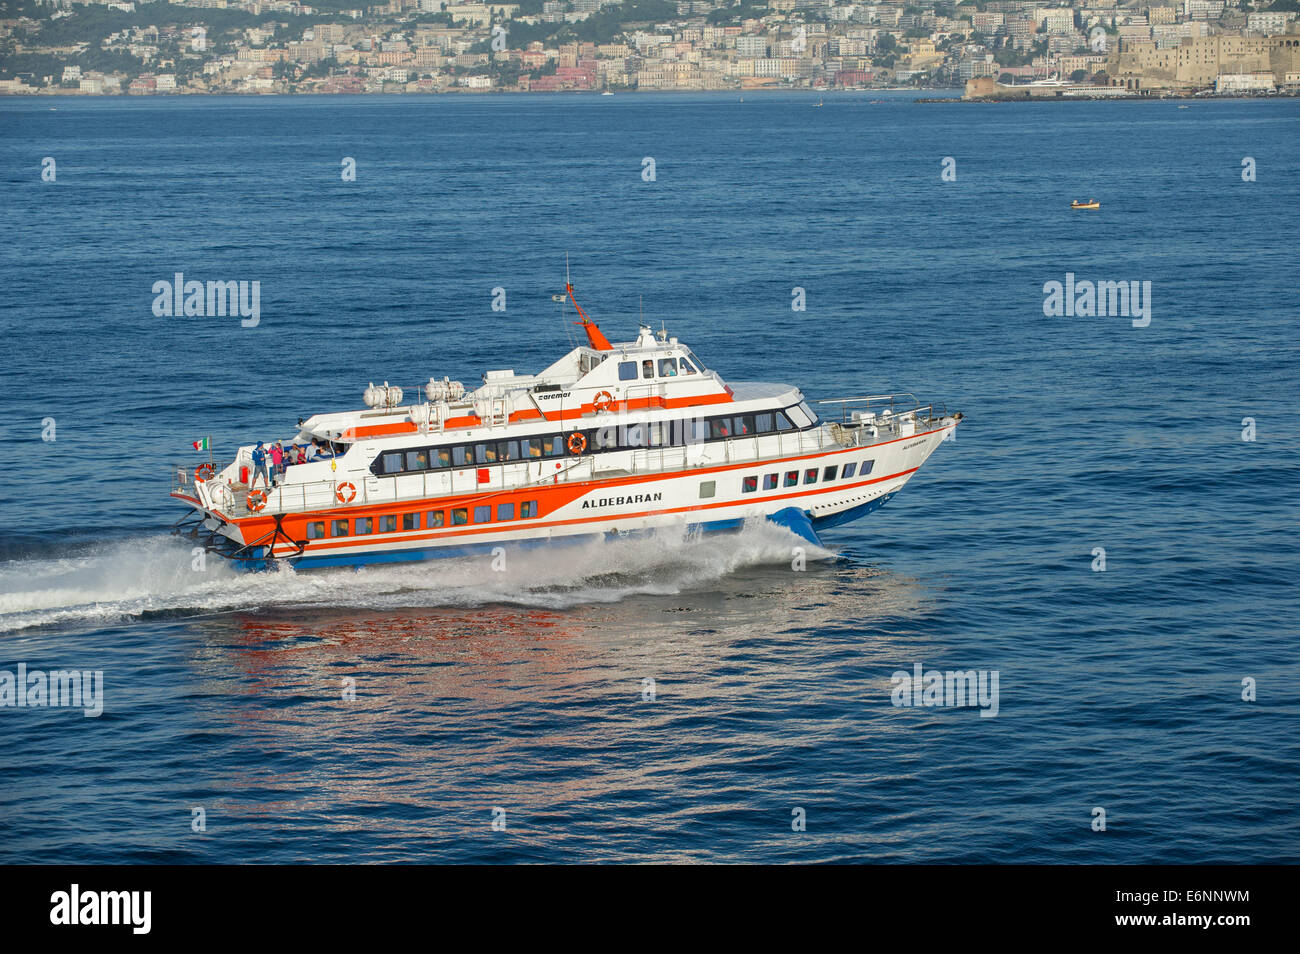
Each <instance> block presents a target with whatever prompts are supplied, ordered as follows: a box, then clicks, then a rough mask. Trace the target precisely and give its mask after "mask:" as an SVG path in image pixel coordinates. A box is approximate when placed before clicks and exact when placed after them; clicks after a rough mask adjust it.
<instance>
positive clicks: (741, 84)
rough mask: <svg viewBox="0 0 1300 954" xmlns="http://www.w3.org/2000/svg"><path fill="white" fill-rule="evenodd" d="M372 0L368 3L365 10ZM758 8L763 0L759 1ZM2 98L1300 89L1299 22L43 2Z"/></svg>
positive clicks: (1108, 12) (7, 42)
mask: <svg viewBox="0 0 1300 954" xmlns="http://www.w3.org/2000/svg"><path fill="white" fill-rule="evenodd" d="M358 2H359V0H358ZM758 2H761V0H756V3H758ZM29 12H30V13H31V15H29V16H24V17H19V18H17V19H8V20H0V93H11V94H12V93H29V94H40V93H77V94H84V95H92V96H93V95H161V94H174V95H180V94H192V93H250V94H258V93H381V92H382V93H392V92H409V93H431V92H463V93H474V92H490V91H497V90H508V91H527V92H552V91H563V90H607V89H608V90H724V89H757V88H764V87H770V88H792V87H795V88H797V87H805V88H815V89H827V88H834V87H876V86H900V85H904V86H923V87H925V86H934V87H951V86H960V85H963V84H966V83H968V82H969V81H980V82H983V83H986V84H989V83H996V82H999V81H1000V83H1002V84H1010V83H1030V82H1034V81H1043V80H1052V79H1055V80H1061V81H1070V82H1072V83H1074V84H1078V85H1080V86H1088V87H1094V88H1096V89H1099V90H1100V89H1109V90H1112V91H1122V92H1125V93H1132V94H1139V95H1140V94H1153V93H1163V92H1199V91H1215V92H1219V93H1232V94H1240V93H1271V92H1275V91H1300V26H1298V25H1297V21H1296V14H1295V13H1294V12H1289V11H1285V10H1270V9H1268V8H1267V6H1266V5H1265V4H1264V3H1261V4H1259V6H1258V7H1256V6H1254V5H1253V4H1252V2H1251V0H1244V2H1242V3H1241V4H1239V5H1234V6H1229V5H1227V4H1226V3H1224V2H1223V0H1181V2H1161V3H1151V2H1143V0H1138V2H1124V3H1119V2H1115V0H1090V2H1080V3H1074V4H1071V5H1068V6H1067V5H1054V6H1053V5H1042V4H1038V3H1033V2H1021V0H987V2H978V3H977V2H971V0H967V2H962V3H954V2H944V3H934V2H927V3H899V2H873V3H849V2H844V0H766V2H765V3H764V4H763V5H750V4H748V3H743V4H741V3H718V2H710V0H521V2H518V3H513V2H512V3H469V2H450V0H389V2H386V3H383V4H379V5H375V6H369V7H365V8H357V9H344V10H329V11H326V10H320V9H316V8H314V7H312V6H311V5H309V4H304V3H298V2H291V0H171V2H161V0H151V2H150V0H41V2H34V3H32V4H31V6H30V7H29Z"/></svg>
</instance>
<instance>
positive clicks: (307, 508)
mask: <svg viewBox="0 0 1300 954" xmlns="http://www.w3.org/2000/svg"><path fill="white" fill-rule="evenodd" d="M556 297H557V298H560V297H561V296H556ZM564 297H565V298H567V300H568V301H569V302H572V304H573V307H574V309H575V310H576V312H577V315H578V317H579V318H580V320H579V321H578V322H576V324H578V325H580V326H581V327H582V329H583V331H584V332H585V334H586V339H587V343H586V344H585V345H582V346H579V347H575V348H574V349H573V350H571V351H570V352H569V353H568V354H566V355H565V356H564V357H562V358H560V359H559V360H558V361H556V362H555V363H554V364H552V365H551V366H550V367H548V368H546V369H545V370H543V371H541V372H539V373H537V374H519V373H516V372H515V371H513V370H501V371H488V372H487V373H486V374H484V375H483V383H482V385H481V386H479V387H478V388H476V389H474V390H472V391H469V390H467V389H466V388H465V387H464V385H462V384H460V383H459V382H456V381H451V380H449V379H447V378H443V379H441V380H433V379H430V381H429V383H428V384H427V385H425V386H424V387H423V388H422V389H421V391H422V393H421V394H419V395H418V397H419V399H418V400H413V401H408V402H406V403H404V402H403V392H402V389H401V388H397V387H389V386H388V385H387V384H386V383H385V384H384V385H382V386H375V385H373V384H372V385H371V386H370V387H368V388H366V389H365V400H364V403H365V404H366V409H364V410H359V411H345V412H339V413H328V414H317V415H315V416H313V417H311V418H308V419H306V420H303V421H301V422H300V424H299V427H298V430H297V432H296V434H294V436H293V438H292V439H291V440H290V441H286V442H285V443H286V444H299V445H310V444H314V446H315V447H319V448H322V449H323V450H324V453H322V454H320V455H318V456H317V457H316V458H315V459H313V460H309V461H306V462H304V463H290V464H288V465H287V466H286V467H284V468H283V472H282V473H279V474H274V473H273V475H272V476H273V478H274V483H273V485H272V486H270V487H267V486H265V485H264V484H265V482H264V481H257V483H258V486H256V487H254V486H252V483H253V482H254V481H255V480H256V478H257V469H256V468H255V467H254V463H253V461H254V450H255V448H256V446H257V445H255V444H248V445H245V446H242V447H240V448H239V449H238V453H237V454H236V455H235V458H234V460H232V461H230V462H229V463H227V464H224V465H218V464H216V463H207V464H203V465H200V466H199V467H197V468H193V469H191V467H190V466H188V465H183V466H180V467H177V468H176V470H175V472H174V475H173V487H172V492H171V495H172V497H173V498H175V499H176V500H178V501H180V502H182V503H184V504H186V505H187V506H188V507H189V508H190V511H189V513H188V514H187V515H186V516H185V517H183V518H182V519H181V520H180V521H178V523H177V524H176V525H175V527H174V529H175V530H176V532H178V533H184V534H187V535H189V536H190V537H192V538H194V539H196V540H197V541H199V542H200V543H201V544H202V545H203V546H204V547H205V548H207V549H208V550H209V551H211V552H214V553H217V554H220V555H221V556H223V557H227V558H229V559H230V560H231V561H233V562H234V563H235V564H237V565H239V566H241V567H244V568H249V569H261V568H266V567H270V566H274V565H278V564H286V563H287V564H290V565H292V566H295V567H299V568H310V567H329V566H364V565H368V564H373V563H386V562H396V561H410V560H423V559H428V558H432V557H439V556H447V555H454V554H463V553H470V552H490V551H492V550H494V549H495V548H497V547H504V548H510V547H516V546H528V545H536V544H547V543H556V542H561V541H564V540H571V539H573V540H576V539H579V538H581V537H584V536H590V535H593V534H628V533H637V532H648V531H654V530H655V529H656V528H659V527H666V526H671V525H679V524H683V523H684V524H686V525H687V526H688V527H689V528H691V529H692V530H694V529H698V530H700V531H715V530H734V529H739V528H740V527H742V526H743V525H744V524H745V523H746V522H747V521H750V520H755V519H766V520H769V521H772V522H773V523H776V524H780V525H782V526H784V527H787V528H788V529H790V530H791V531H793V532H794V533H795V534H797V535H799V536H800V537H802V538H804V539H805V540H808V541H810V542H812V543H818V544H820V542H821V541H820V538H819V537H818V534H819V533H820V532H821V531H823V530H825V529H826V528H828V527H834V526H836V525H837V524H842V523H846V522H848V521H850V520H855V519H857V518H859V517H862V516H865V515H866V514H869V513H871V512H872V511H874V510H876V509H877V508H879V507H880V506H882V505H883V504H884V503H885V502H886V501H888V500H889V499H890V498H891V497H892V496H893V495H894V494H896V493H897V492H898V491H899V490H901V489H902V487H903V485H904V484H906V483H907V482H908V480H910V479H911V478H912V475H913V474H915V473H916V471H917V469H918V468H920V466H921V465H922V464H923V463H924V462H925V461H926V459H927V458H929V456H930V455H931V454H932V453H934V451H935V449H936V448H937V447H938V446H939V444H940V443H941V442H942V441H943V440H944V439H945V438H946V437H948V436H950V435H951V434H952V433H953V432H954V431H955V429H956V427H957V425H958V422H959V421H960V420H961V417H962V416H961V414H960V413H953V414H949V413H948V412H947V410H946V409H942V408H940V409H936V407H935V406H934V405H922V404H921V402H920V401H919V400H918V399H917V398H916V397H915V396H913V395H911V394H902V395H900V394H891V395H871V396H865V397H856V398H841V399H837V400H832V401H822V402H819V407H822V408H823V409H828V412H827V414H826V417H827V418H829V419H824V418H823V417H822V416H821V415H819V414H818V413H817V412H816V411H815V410H814V409H813V407H812V406H810V405H809V403H808V402H807V401H806V400H805V399H804V396H803V394H802V393H801V392H800V390H799V389H798V388H797V387H794V386H792V385H786V384H767V383H758V382H732V383H730V384H728V383H727V382H726V381H724V380H723V379H722V377H721V376H720V375H719V374H718V372H717V371H716V370H714V369H712V368H711V367H709V366H708V365H706V364H705V363H704V362H703V361H701V360H700V359H699V358H698V357H697V356H696V355H695V354H694V353H693V352H692V351H691V349H690V348H688V347H687V346H686V345H685V344H683V343H682V342H680V341H679V340H678V339H677V338H673V337H668V335H667V333H666V332H665V331H662V330H661V331H660V332H659V333H657V334H656V333H655V332H653V331H652V330H651V328H650V327H648V326H646V325H644V324H643V325H641V326H640V328H639V331H638V334H637V337H636V339H635V340H632V341H626V342H620V343H611V342H610V341H608V340H607V339H606V337H605V335H604V334H603V333H602V332H601V330H600V328H599V327H598V326H597V325H596V324H595V322H593V321H592V320H591V319H590V318H589V317H588V316H587V314H586V313H585V312H584V311H583V310H582V308H581V307H579V306H578V303H577V301H576V300H575V299H574V295H573V287H572V285H569V284H567V283H566V285H565V296H564ZM292 458H293V455H291V458H290V459H292Z"/></svg>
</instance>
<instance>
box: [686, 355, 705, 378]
mask: <svg viewBox="0 0 1300 954" xmlns="http://www.w3.org/2000/svg"><path fill="white" fill-rule="evenodd" d="M682 367H683V368H691V369H692V370H690V371H687V372H686V373H687V374H694V373H695V369H698V370H700V371H703V370H704V365H703V364H702V363H701V362H700V359H699V358H697V357H695V352H694V351H689V350H688V351H687V352H686V357H684V358H682Z"/></svg>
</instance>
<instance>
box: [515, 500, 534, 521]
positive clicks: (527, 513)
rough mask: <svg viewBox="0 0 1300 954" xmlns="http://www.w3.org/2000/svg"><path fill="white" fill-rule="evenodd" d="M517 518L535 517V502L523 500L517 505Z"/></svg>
mask: <svg viewBox="0 0 1300 954" xmlns="http://www.w3.org/2000/svg"><path fill="white" fill-rule="evenodd" d="M519 516H520V517H523V518H525V519H527V518H528V517H535V516H537V501H536V500H525V501H524V502H523V503H521V504H520V505H519Z"/></svg>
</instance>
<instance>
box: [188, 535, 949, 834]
mask: <svg viewBox="0 0 1300 954" xmlns="http://www.w3.org/2000/svg"><path fill="white" fill-rule="evenodd" d="M611 585H618V583H617V581H611ZM934 601H935V595H934V592H933V591H931V590H927V589H926V588H925V587H923V586H921V585H920V584H918V583H917V582H916V581H913V580H907V579H904V578H901V577H899V576H897V575H895V574H892V573H889V572H886V571H882V570H879V569H877V568H874V567H871V566H864V565H860V564H857V563H854V562H851V561H849V560H844V559H838V560H837V559H831V560H824V561H820V562H810V563H808V564H807V568H806V569H805V570H803V571H798V572H796V571H793V570H791V569H790V568H789V567H788V566H777V565H772V564H767V565H761V566H751V567H749V568H748V569H747V570H746V571H745V572H743V573H737V574H731V575H727V576H724V577H721V578H717V579H711V580H708V581H706V584H705V585H703V586H700V587H698V588H684V589H682V590H681V591H680V592H676V593H673V594H671V595H666V596H657V595H651V594H641V595H635V596H630V597H627V598H625V599H624V600H622V601H620V602H617V603H604V602H591V603H583V604H576V605H573V606H570V607H568V608H566V609H563V610H554V609H541V608H536V607H521V606H510V605H500V604H497V605H488V606H483V607H475V608H472V609H466V608H452V607H436V608H386V609H349V610H338V609H331V610H326V609H321V608H309V607H298V608H276V609H273V610H268V611H265V612H258V613H249V612H240V613H237V614H233V615H229V616H220V617H214V618H207V619H202V620H196V621H194V623H193V625H194V626H195V627H196V628H197V630H198V631H199V633H200V634H201V639H200V640H198V641H197V643H196V646H197V648H196V649H195V651H194V653H193V656H192V659H191V665H192V667H193V669H194V675H195V677H196V678H195V679H194V680H193V683H194V686H195V699H196V701H197V703H198V707H199V710H200V713H201V716H202V719H201V721H202V722H203V723H204V724H205V732H207V733H209V734H210V735H211V736H213V737H216V738H219V739H220V740H221V741H220V743H219V745H220V748H221V749H222V751H223V753H224V756H223V757H222V758H221V759H220V760H219V762H218V763H217V764H219V765H221V766H226V768H224V769H223V770H221V771H219V772H217V775H218V776H219V777H218V778H217V779H215V780H214V787H215V788H216V790H217V791H218V792H219V793H220V799H219V811H218V812H217V814H218V815H222V816H226V817H227V823H235V822H237V823H238V824H240V825H241V826H253V827H254V828H256V827H257V826H259V825H261V824H271V823H272V820H274V823H275V824H278V825H281V826H283V825H285V824H290V825H291V824H292V822H289V821H287V820H286V819H293V818H300V817H301V818H306V817H309V816H310V817H320V816H322V815H325V816H328V824H329V825H330V826H331V827H333V828H338V829H346V830H361V829H366V830H369V829H371V828H373V827H374V825H375V823H376V821H375V820H376V818H377V817H378V818H382V819H385V821H384V824H385V825H387V826H389V827H390V828H391V829H392V830H393V831H394V832H396V831H407V834H408V835H409V834H410V832H409V830H408V829H409V827H410V826H411V825H412V824H416V825H417V828H418V824H417V822H418V820H419V819H426V820H428V819H432V818H434V817H437V818H441V819H443V820H444V821H447V822H448V823H451V824H454V825H455V826H456V830H457V831H462V830H465V828H466V826H468V830H475V826H478V825H480V824H481V823H482V821H483V818H484V817H485V816H486V815H487V813H488V812H489V811H490V809H491V808H492V807H494V806H498V805H499V806H502V807H507V810H508V812H509V813H510V814H511V816H512V817H514V818H515V822H514V825H515V827H516V828H518V829H519V830H521V831H523V832H527V831H528V830H530V829H531V828H534V827H547V828H549V827H550V826H552V825H553V824H554V822H555V819H556V818H561V817H563V818H565V819H566V821H565V824H572V823H573V820H572V819H571V818H569V816H568V813H569V812H570V811H574V810H577V806H585V808H583V811H584V812H588V813H589V812H590V811H591V810H592V809H591V806H592V805H602V804H604V805H610V806H615V805H617V804H619V803H621V802H626V803H628V804H631V803H633V802H638V801H644V799H645V798H646V796H647V793H652V792H654V791H655V790H657V789H663V788H664V787H665V786H669V788H670V789H672V788H680V787H682V786H683V785H684V783H685V780H689V779H692V777H694V776H698V778H697V779H696V781H694V782H692V783H690V784H686V787H685V789H684V791H685V790H688V789H689V788H690V787H691V785H711V784H713V782H710V781H709V780H710V779H715V776H716V775H717V774H718V773H720V772H722V771H723V766H724V765H725V766H730V767H729V768H727V769H726V771H728V772H734V770H735V763H736V762H737V760H739V761H740V762H741V763H742V764H743V763H744V762H745V761H747V760H752V759H754V758H755V757H757V756H758V754H759V753H761V752H762V751H764V750H765V749H767V748H770V746H771V744H772V738H771V730H770V728H769V727H768V726H767V725H766V724H765V723H767V722H768V721H769V720H776V719H779V720H784V721H785V722H788V723H789V724H790V725H791V726H792V727H796V728H797V727H798V726H799V724H800V722H801V721H802V720H805V719H810V718H811V722H810V724H809V725H808V726H807V727H806V728H805V729H804V730H803V735H804V738H805V739H806V740H808V741H811V740H812V739H815V738H816V737H817V735H818V734H820V733H824V732H827V731H834V726H833V725H832V726H827V725H821V724H818V722H817V719H816V718H815V716H813V715H812V714H810V713H807V712H803V711H802V710H803V709H805V708H806V707H807V705H808V703H809V699H810V696H811V695H812V694H813V692H814V690H816V691H817V692H819V693H820V694H821V695H822V697H823V699H822V704H825V701H826V696H827V692H828V687H829V686H831V685H832V684H834V685H835V686H836V687H837V688H834V689H831V690H829V691H830V692H831V694H841V695H843V696H845V697H852V696H854V695H858V696H861V695H862V694H863V693H864V692H866V691H867V690H868V688H870V689H872V690H875V689H878V687H875V686H868V685H866V684H864V683H863V680H862V675H863V674H864V673H865V672H866V671H867V670H868V668H869V667H870V666H871V662H870V660H871V659H872V658H873V657H879V659H881V660H884V659H886V657H889V656H890V654H891V653H893V654H896V651H897V650H896V647H892V646H891V642H892V640H893V639H894V638H895V637H892V636H890V635H889V632H890V631H891V630H898V629H906V628H908V627H906V626H899V625H896V624H899V623H902V622H903V621H905V620H909V619H913V618H915V617H918V616H920V615H923V614H925V613H926V612H928V611H930V610H931V609H932V604H933V603H934ZM810 633H819V634H821V635H819V636H817V637H815V639H816V644H815V645H810V644H809V640H810V636H809V634H810ZM877 668H878V667H877ZM846 677H847V678H846ZM346 679H353V680H355V693H356V695H355V700H353V701H346V700H345V699H344V688H345V683H344V681H345V680H346ZM647 679H652V680H654V683H653V690H654V691H653V696H654V697H653V700H649V699H647V684H646V683H645V680H647ZM232 699H233V700H236V702H237V704H234V705H232V704H231V702H232ZM847 704H849V705H856V706H858V707H860V706H861V702H860V701H858V702H848V703H847ZM892 728H894V727H893V726H888V725H886V726H882V729H881V731H889V730H890V729H892ZM715 781H716V779H715ZM661 794H663V795H665V796H667V794H668V792H663V793H661ZM752 795H753V793H752V792H749V791H742V790H737V789H729V788H727V787H725V786H724V789H723V790H722V791H719V792H714V793H713V794H712V795H711V796H710V797H711V802H710V804H711V806H712V808H711V810H713V811H725V810H727V808H726V806H727V805H728V804H731V803H733V802H734V804H733V805H732V809H733V810H735V811H744V810H750V809H752V804H753V799H752ZM668 801H669V802H671V801H672V799H669V800H668ZM745 806H749V809H746V808H745ZM680 810H682V809H681V806H680V805H678V806H676V807H674V806H672V805H671V804H665V805H664V806H663V811H664V812H665V817H664V818H662V819H661V820H660V822H659V823H662V824H665V825H667V826H668V830H673V829H675V828H677V827H679V826H680V825H681V824H686V823H688V822H689V819H687V818H678V819H676V820H675V821H674V820H673V819H672V818H671V816H672V815H673V813H675V812H677V811H680ZM449 820H450V821H449ZM552 837H553V833H552ZM553 849H554V844H553V843H552V847H551V850H553Z"/></svg>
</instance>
